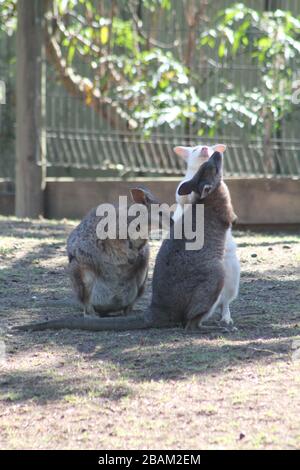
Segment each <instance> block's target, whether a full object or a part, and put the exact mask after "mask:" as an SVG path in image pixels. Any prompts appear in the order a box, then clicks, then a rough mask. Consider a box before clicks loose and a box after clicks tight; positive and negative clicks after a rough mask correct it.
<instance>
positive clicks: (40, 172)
mask: <svg viewBox="0 0 300 470" xmlns="http://www.w3.org/2000/svg"><path fill="white" fill-rule="evenodd" d="M43 5H44V1H42V2H41V1H38V0H18V2H17V12H18V28H17V106H16V108H17V128H16V208H15V209H16V215H17V217H38V216H39V215H40V214H42V213H43V192H44V186H45V164H44V162H45V158H46V155H45V148H46V146H45V131H44V117H45V106H44V104H45V103H44V100H45V93H44V90H43V73H42V71H43V60H42V59H43V49H44V45H43V42H44V41H43V16H44V12H43V9H44V7H43Z"/></svg>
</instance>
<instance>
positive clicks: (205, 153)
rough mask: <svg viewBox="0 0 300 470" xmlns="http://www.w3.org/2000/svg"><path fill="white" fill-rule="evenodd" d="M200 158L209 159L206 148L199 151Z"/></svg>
mask: <svg viewBox="0 0 300 470" xmlns="http://www.w3.org/2000/svg"><path fill="white" fill-rule="evenodd" d="M201 157H206V158H208V157H209V155H208V147H202V150H201Z"/></svg>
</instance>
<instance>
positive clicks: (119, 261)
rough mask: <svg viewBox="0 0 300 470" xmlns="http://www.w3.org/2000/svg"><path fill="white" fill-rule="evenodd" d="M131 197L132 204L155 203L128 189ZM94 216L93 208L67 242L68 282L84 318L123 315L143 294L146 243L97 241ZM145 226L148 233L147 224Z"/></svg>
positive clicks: (146, 195)
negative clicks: (118, 313) (80, 305)
mask: <svg viewBox="0 0 300 470" xmlns="http://www.w3.org/2000/svg"><path fill="white" fill-rule="evenodd" d="M131 196H132V198H133V201H134V202H135V203H141V204H143V205H146V206H150V204H151V203H152V202H155V199H154V197H153V196H152V195H151V193H150V192H148V191H145V190H142V189H140V188H135V189H132V190H131ZM120 211H122V207H121V208H120V207H119V208H117V210H116V214H117V228H118V229H119V220H120V218H119V216H120ZM96 212H97V208H94V209H92V210H91V211H90V212H89V213H88V214H87V216H86V217H84V219H83V220H82V221H81V222H80V224H79V225H78V226H77V227H76V228H75V229H74V230H73V231H72V233H71V234H70V235H69V238H68V240H67V254H68V258H69V268H68V271H69V274H70V278H71V282H72V285H73V288H74V291H75V294H76V296H77V299H78V300H79V302H80V303H81V304H82V305H83V307H84V315H99V316H106V315H108V314H110V313H113V312H119V311H123V313H125V314H127V313H129V312H130V311H131V309H132V307H133V304H134V302H135V301H136V299H137V298H138V297H140V295H141V294H142V293H143V290H144V286H145V282H146V279H147V273H148V263H149V244H148V240H147V238H144V237H141V238H138V239H135V240H133V239H132V238H130V236H128V237H127V238H126V239H120V238H118V237H116V238H106V239H99V238H98V235H97V226H98V224H99V222H100V221H101V217H100V216H97V214H96ZM125 216H126V219H125V223H126V225H127V227H128V223H129V219H128V216H127V214H125ZM146 222H147V224H148V225H147V229H148V228H150V224H149V223H148V222H149V220H147V221H146ZM127 227H126V231H127ZM141 233H142V232H141ZM127 235H128V234H127ZM146 235H147V236H148V233H147V234H146Z"/></svg>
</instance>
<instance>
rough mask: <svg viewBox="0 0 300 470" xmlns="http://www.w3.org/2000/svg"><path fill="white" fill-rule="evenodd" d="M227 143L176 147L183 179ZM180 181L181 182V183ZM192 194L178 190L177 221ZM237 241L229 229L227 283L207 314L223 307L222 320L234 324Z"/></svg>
mask: <svg viewBox="0 0 300 470" xmlns="http://www.w3.org/2000/svg"><path fill="white" fill-rule="evenodd" d="M225 150H226V145H223V144H216V145H213V146H212V147H210V146H203V145H198V146H196V147H175V148H174V151H175V153H176V154H177V155H179V156H181V157H182V158H184V159H185V160H186V163H187V170H186V174H185V177H184V180H183V181H186V180H189V179H190V178H192V177H193V176H194V174H195V173H196V172H197V171H198V169H199V167H200V165H202V163H204V162H205V161H206V160H207V159H208V158H209V157H210V156H211V155H212V154H213V153H214V152H215V151H218V152H220V153H223V152H224V151H225ZM181 183H182V182H181ZM181 183H180V184H181ZM190 197H191V195H187V196H179V194H178V188H177V190H176V201H177V207H176V211H175V213H174V216H173V219H174V221H177V220H178V219H179V218H180V217H181V216H182V213H183V205H184V204H188V203H189V202H190ZM236 246H237V245H236V243H235V241H234V239H233V236H232V232H231V228H229V229H228V230H227V234H226V241H225V253H224V269H225V283H224V287H223V289H222V292H221V294H220V297H219V298H218V301H217V302H216V303H215V304H214V305H213V307H212V309H211V310H210V312H209V315H207V318H208V317H210V316H211V315H212V314H213V313H214V311H216V310H217V309H221V320H222V321H224V322H225V323H226V324H227V325H229V324H232V323H233V321H232V319H231V314H230V309H229V304H230V303H231V302H232V301H233V300H234V299H235V298H236V297H237V295H238V290H239V283H240V262H239V259H238V257H237V253H236Z"/></svg>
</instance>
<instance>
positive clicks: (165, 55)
mask: <svg viewBox="0 0 300 470" xmlns="http://www.w3.org/2000/svg"><path fill="white" fill-rule="evenodd" d="M245 3H246V2H245ZM245 3H237V4H233V5H232V6H231V7H230V8H226V9H225V10H223V11H220V12H219V13H218V14H217V16H216V18H215V19H214V20H212V21H211V23H210V25H209V26H210V27H209V28H207V29H206V28H203V24H202V26H201V28H200V26H199V25H198V26H199V28H197V31H198V32H197V34H196V44H195V46H196V47H197V49H196V50H195V51H194V54H197V56H199V57H202V58H204V59H206V58H207V57H209V56H210V55H211V54H215V55H216V56H217V59H218V61H219V63H220V64H221V65H222V63H227V64H231V63H234V61H235V60H237V59H238V58H241V57H242V58H243V61H244V63H245V64H248V65H249V66H251V67H257V68H258V69H259V70H260V72H261V78H260V80H259V83H256V84H255V86H253V87H252V88H246V86H245V85H244V84H243V83H241V84H239V85H238V86H236V83H233V82H230V81H229V79H228V78H227V79H225V78H222V77H221V78H220V82H221V83H223V87H222V90H221V91H220V92H218V93H216V94H215V95H212V96H211V97H210V98H209V99H207V98H206V100H204V99H202V95H203V91H202V90H203V87H204V86H205V84H206V83H207V82H208V81H209V80H210V79H211V75H208V76H203V77H200V79H199V76H198V74H197V73H195V71H194V70H193V69H190V68H189V67H188V66H187V65H185V60H184V57H183V55H182V53H181V52H180V51H181V50H182V49H183V48H184V44H186V40H185V42H183V39H185V38H183V37H182V36H180V35H179V36H178V37H174V44H173V47H172V48H170V47H169V46H167V45H164V44H161V42H160V41H161V38H160V37H157V36H155V31H152V32H151V31H150V32H149V24H151V21H154V20H153V18H155V17H156V16H160V15H166V17H167V15H169V17H170V15H171V13H172V2H171V0H144V1H143V2H142V4H143V9H144V16H145V11H146V12H148V13H147V15H149V18H150V19H151V18H152V20H151V21H150V23H149V24H148V23H147V24H145V25H144V23H143V18H144V17H143V18H141V17H140V16H139V12H138V9H137V8H138V6H139V2H137V1H136V0H129V1H117V2H105V1H103V2H101V5H100V7H99V2H93V1H83V0H56V1H54V3H53V5H54V7H53V11H52V14H51V15H50V16H49V15H48V22H49V24H52V23H53V20H55V28H54V29H53V31H52V33H53V35H55V38H56V40H57V41H58V44H59V46H60V48H61V50H62V53H63V56H64V57H65V59H66V61H67V64H68V66H69V67H72V68H73V69H74V71H75V72H76V73H77V74H78V73H79V72H80V73H81V75H82V73H83V72H82V70H85V74H86V76H87V77H86V78H88V79H89V80H90V81H91V82H92V83H93V86H94V87H98V89H99V90H100V93H101V96H107V97H109V98H111V99H113V100H115V101H116V100H117V101H118V102H119V103H120V106H121V107H123V109H126V112H127V114H128V115H129V116H130V117H131V118H133V119H134V120H135V121H136V122H137V123H138V126H139V127H140V128H141V129H145V130H146V132H151V130H152V129H156V128H158V127H159V126H162V125H167V126H170V127H173V128H174V127H176V126H178V125H181V124H182V123H188V124H189V126H190V125H192V126H193V127H194V130H195V131H197V132H198V134H199V135H202V134H204V133H209V134H210V135H213V134H214V133H215V132H216V131H217V130H219V129H221V128H223V127H224V126H226V125H227V124H228V125H231V126H238V127H244V126H248V127H249V128H250V129H252V130H253V132H257V131H258V130H260V131H261V132H262V133H263V132H264V129H263V123H264V122H265V120H266V116H267V117H268V120H269V121H270V122H271V124H272V129H276V127H278V126H279V125H280V120H281V118H282V117H283V116H285V115H288V114H289V113H290V112H291V111H292V109H293V104H292V101H291V94H292V91H293V90H292V81H293V70H294V69H295V63H297V62H298V61H299V57H300V19H299V18H298V17H294V16H293V15H292V14H291V13H290V12H288V11H281V10H277V11H275V12H259V11H256V10H254V9H251V8H249V7H247V6H246V5H245ZM0 9H1V20H0V29H1V30H3V31H6V32H7V33H9V34H11V33H12V32H13V30H14V28H15V27H16V2H15V1H12V0H0ZM147 15H146V16H147ZM180 24H182V23H180ZM146 26H147V27H148V29H147V27H146ZM200 30H201V31H202V32H201V33H199V31H200ZM188 31H189V26H188V24H186V30H185V33H184V34H185V35H187V34H188ZM151 34H152V36H151ZM174 34H175V33H174ZM220 70H221V71H222V68H218V67H216V68H215V70H213V69H211V71H210V73H212V74H213V73H215V74H220ZM233 90H234V91H233ZM89 103H90V101H87V104H89Z"/></svg>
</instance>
